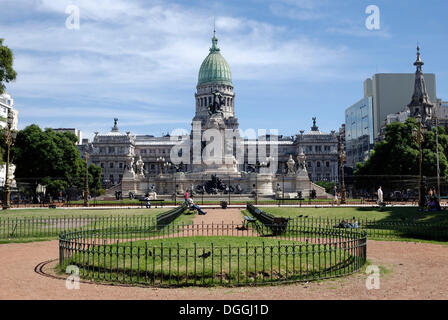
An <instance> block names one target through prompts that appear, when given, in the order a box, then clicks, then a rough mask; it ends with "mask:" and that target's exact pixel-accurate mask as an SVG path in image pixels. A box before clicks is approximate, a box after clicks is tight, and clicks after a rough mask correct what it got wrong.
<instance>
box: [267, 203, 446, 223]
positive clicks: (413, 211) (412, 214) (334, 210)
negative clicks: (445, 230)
mask: <svg viewBox="0 0 448 320" xmlns="http://www.w3.org/2000/svg"><path fill="white" fill-rule="evenodd" d="M259 209H261V210H263V211H266V212H269V213H270V214H272V215H274V216H278V217H291V218H295V217H298V216H299V215H304V216H308V217H309V218H311V217H312V218H319V217H320V218H327V217H329V218H341V219H346V220H347V219H350V220H351V219H352V218H353V217H356V218H357V219H376V220H384V221H402V219H406V220H405V221H414V222H425V223H435V224H437V223H448V211H440V212H437V211H433V212H418V210H417V208H413V207H386V208H385V209H383V210H381V209H380V208H371V207H370V208H365V207H357V208H350V207H343V208H341V207H331V208H327V207H325V208H284V207H283V208H281V207H280V208H279V207H271V208H263V207H259Z"/></svg>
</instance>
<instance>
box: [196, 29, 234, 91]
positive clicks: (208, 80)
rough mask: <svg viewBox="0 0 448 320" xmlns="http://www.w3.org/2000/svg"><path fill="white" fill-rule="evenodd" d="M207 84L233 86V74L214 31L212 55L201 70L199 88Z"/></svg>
mask: <svg viewBox="0 0 448 320" xmlns="http://www.w3.org/2000/svg"><path fill="white" fill-rule="evenodd" d="M206 84H222V85H230V86H233V85H232V73H231V72H230V67H229V65H228V64H227V61H226V60H225V59H224V57H223V56H222V55H221V53H220V49H219V47H218V38H216V31H213V38H212V47H211V48H210V53H209V54H208V56H207V57H206V58H205V60H204V61H203V62H202V65H201V68H200V69H199V78H198V86H202V85H206Z"/></svg>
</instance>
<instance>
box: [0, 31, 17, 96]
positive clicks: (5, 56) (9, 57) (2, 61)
mask: <svg viewBox="0 0 448 320" xmlns="http://www.w3.org/2000/svg"><path fill="white" fill-rule="evenodd" d="M13 61H14V56H13V54H12V51H11V49H9V48H8V47H7V46H4V45H3V39H0V94H2V93H4V92H5V89H6V86H5V82H6V83H9V82H11V81H13V80H15V79H16V76H17V73H16V72H15V70H14V69H13V67H12V65H13Z"/></svg>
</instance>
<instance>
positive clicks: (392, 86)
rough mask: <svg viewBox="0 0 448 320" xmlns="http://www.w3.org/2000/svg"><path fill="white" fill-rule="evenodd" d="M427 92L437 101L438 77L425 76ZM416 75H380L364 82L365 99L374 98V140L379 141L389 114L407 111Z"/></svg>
mask: <svg viewBox="0 0 448 320" xmlns="http://www.w3.org/2000/svg"><path fill="white" fill-rule="evenodd" d="M425 82H426V90H427V93H428V95H429V99H430V100H431V101H436V99H437V92H436V76H435V74H433V73H426V74H425ZM414 86H415V73H380V74H375V75H374V76H373V77H372V78H371V79H367V80H365V81H364V98H368V97H372V116H373V138H374V140H377V139H378V135H379V134H380V131H381V126H382V124H383V123H382V122H383V121H384V120H386V118H387V116H388V115H389V114H394V113H398V112H402V111H404V110H405V109H406V107H407V106H408V104H409V101H410V100H411V98H412V95H413V93H414Z"/></svg>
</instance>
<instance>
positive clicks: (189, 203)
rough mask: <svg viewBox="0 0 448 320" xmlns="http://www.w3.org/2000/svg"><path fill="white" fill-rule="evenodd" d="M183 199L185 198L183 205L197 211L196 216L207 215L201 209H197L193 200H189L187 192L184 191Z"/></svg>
mask: <svg viewBox="0 0 448 320" xmlns="http://www.w3.org/2000/svg"><path fill="white" fill-rule="evenodd" d="M184 198H185V204H186V205H187V206H188V208H190V209H194V210H197V211H198V214H200V215H205V214H207V212H205V211H203V210H202V209H201V207H199V206H198V205H197V204H195V203H194V202H193V199H191V197H190V194H189V193H188V190H187V191H185V194H184Z"/></svg>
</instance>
